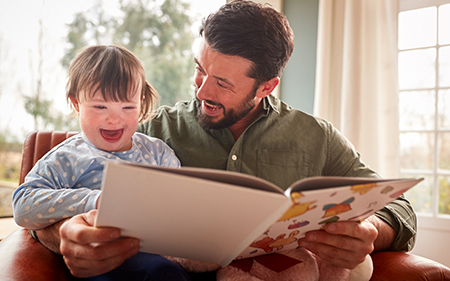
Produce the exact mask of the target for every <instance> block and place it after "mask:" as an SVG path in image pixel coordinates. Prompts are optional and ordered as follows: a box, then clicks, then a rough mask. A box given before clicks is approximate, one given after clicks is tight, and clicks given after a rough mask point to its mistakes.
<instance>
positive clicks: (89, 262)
mask: <svg viewBox="0 0 450 281" xmlns="http://www.w3.org/2000/svg"><path fill="white" fill-rule="evenodd" d="M64 243H66V244H64V245H62V246H61V252H62V253H63V255H64V261H65V262H66V264H67V266H68V267H69V268H70V271H71V272H72V274H73V275H74V276H77V277H87V276H93V275H99V274H103V273H105V272H108V271H111V270H112V269H114V268H116V267H118V266H119V265H121V264H122V263H123V262H124V261H125V260H126V259H128V258H130V257H132V256H134V255H135V254H137V253H138V252H139V240H138V239H135V238H124V239H120V240H116V241H113V242H109V243H93V244H85V245H83V244H76V243H73V242H70V241H69V242H64Z"/></svg>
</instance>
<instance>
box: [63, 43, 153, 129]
mask: <svg viewBox="0 0 450 281" xmlns="http://www.w3.org/2000/svg"><path fill="white" fill-rule="evenodd" d="M139 85H142V89H141V92H140V93H136V94H139V95H140V97H141V110H140V114H139V121H143V120H144V119H145V118H146V117H147V116H148V114H149V112H150V111H151V110H152V107H153V102H154V100H155V99H156V98H157V93H156V91H155V90H154V89H153V87H152V86H151V85H150V84H149V83H148V82H147V81H146V80H145V71H144V68H143V66H142V64H141V62H140V61H139V59H138V58H137V57H136V56H135V55H134V54H133V53H131V52H130V51H128V50H127V49H125V48H123V47H120V46H115V45H109V46H104V45H98V46H91V47H88V48H86V49H84V50H83V51H81V52H80V53H79V54H78V55H77V56H76V57H75V59H74V60H73V62H72V63H71V64H70V67H69V76H68V82H67V86H66V91H67V92H66V98H67V100H68V101H69V99H70V98H74V99H79V97H80V92H81V91H84V93H85V95H91V96H92V95H94V94H95V93H96V92H97V91H100V92H101V94H102V96H103V98H104V99H105V101H114V102H118V101H122V102H123V101H130V99H131V98H132V96H130V94H134V93H135V92H136V90H137V89H138V87H139ZM69 102H70V101H69Z"/></svg>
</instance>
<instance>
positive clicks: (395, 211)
mask: <svg viewBox="0 0 450 281" xmlns="http://www.w3.org/2000/svg"><path fill="white" fill-rule="evenodd" d="M329 130H330V134H329V137H330V140H329V144H330V151H331V153H330V154H329V155H330V156H329V159H328V160H327V161H329V165H328V167H329V170H328V171H327V174H329V175H330V174H331V175H339V176H350V177H375V178H380V176H379V175H378V174H377V173H376V172H375V171H374V170H372V169H371V168H370V167H368V166H367V165H366V164H365V163H364V162H363V161H362V160H361V157H360V154H359V153H358V152H357V151H356V149H355V148H354V146H353V145H352V144H351V143H350V141H348V140H347V139H346V138H345V137H344V136H343V135H342V134H341V133H340V132H339V131H338V130H336V129H335V128H334V127H332V126H331V125H330V126H329ZM375 215H376V216H377V217H378V218H380V219H381V220H383V221H384V222H386V223H387V224H388V225H390V226H391V227H392V228H393V229H394V230H395V231H396V233H397V236H396V237H395V239H394V242H393V243H392V245H391V247H390V248H389V249H386V250H391V251H410V250H412V248H413V247H414V244H415V236H416V233H417V217H416V214H415V213H414V211H413V208H412V206H411V203H410V202H409V201H408V200H407V199H406V198H405V197H404V196H401V197H399V198H397V199H396V200H394V201H393V202H391V203H389V204H388V205H386V206H385V207H384V208H383V209H381V210H380V211H378V212H376V213H375Z"/></svg>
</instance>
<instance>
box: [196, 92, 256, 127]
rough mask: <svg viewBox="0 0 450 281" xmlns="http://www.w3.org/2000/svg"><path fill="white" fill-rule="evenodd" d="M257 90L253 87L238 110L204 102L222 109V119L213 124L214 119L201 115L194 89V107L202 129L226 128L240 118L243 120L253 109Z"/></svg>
mask: <svg viewBox="0 0 450 281" xmlns="http://www.w3.org/2000/svg"><path fill="white" fill-rule="evenodd" d="M257 89H258V88H257V87H255V88H254V89H253V90H252V91H251V92H250V93H249V94H248V95H247V96H246V97H245V99H244V100H243V101H242V104H241V105H239V106H238V108H230V109H227V108H225V107H224V106H223V105H222V104H220V103H216V102H212V101H210V100H205V101H206V102H208V103H209V104H211V105H215V106H220V107H222V109H223V117H222V119H220V120H219V121H217V122H214V121H213V120H214V118H216V117H211V116H209V115H207V114H205V113H202V102H201V101H200V99H199V98H198V97H197V88H196V89H195V100H196V101H195V105H196V107H197V120H198V122H199V123H200V126H202V128H203V129H222V128H227V127H229V126H231V125H233V124H235V123H236V122H238V121H239V120H241V119H242V118H244V117H245V116H246V115H247V114H248V113H249V112H250V111H251V110H252V109H253V108H254V107H255V100H254V98H255V96H256V90H257Z"/></svg>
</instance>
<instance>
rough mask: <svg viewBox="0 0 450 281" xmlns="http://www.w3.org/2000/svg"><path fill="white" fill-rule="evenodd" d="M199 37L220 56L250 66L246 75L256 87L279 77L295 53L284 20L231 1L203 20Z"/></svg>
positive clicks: (262, 8) (269, 10) (279, 15)
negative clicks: (239, 59)
mask: <svg viewBox="0 0 450 281" xmlns="http://www.w3.org/2000/svg"><path fill="white" fill-rule="evenodd" d="M200 36H202V37H204V39H205V40H206V42H207V43H208V45H209V46H210V47H211V48H212V49H213V50H215V51H218V52H220V53H222V54H226V55H232V56H240V57H243V58H245V59H248V60H250V61H251V62H252V63H253V66H252V68H251V69H250V71H249V73H247V75H248V76H249V77H250V78H253V79H255V80H256V81H255V82H256V84H257V85H259V84H260V83H262V82H265V81H269V80H270V79H272V78H273V77H277V76H278V77H281V74H282V73H283V70H284V68H285V66H286V64H287V62H288V60H289V57H290V56H291V54H292V51H293V49H294V34H293V32H292V29H291V27H290V26H289V22H288V21H287V19H286V17H285V16H284V15H283V14H282V13H280V12H278V11H276V10H275V9H273V8H272V7H271V6H269V5H262V4H259V3H255V2H252V1H234V2H232V3H229V4H225V5H223V6H222V7H221V8H220V9H219V10H218V11H217V12H214V13H212V14H210V15H209V16H208V17H206V18H204V19H203V21H202V25H201V27H200Z"/></svg>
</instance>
